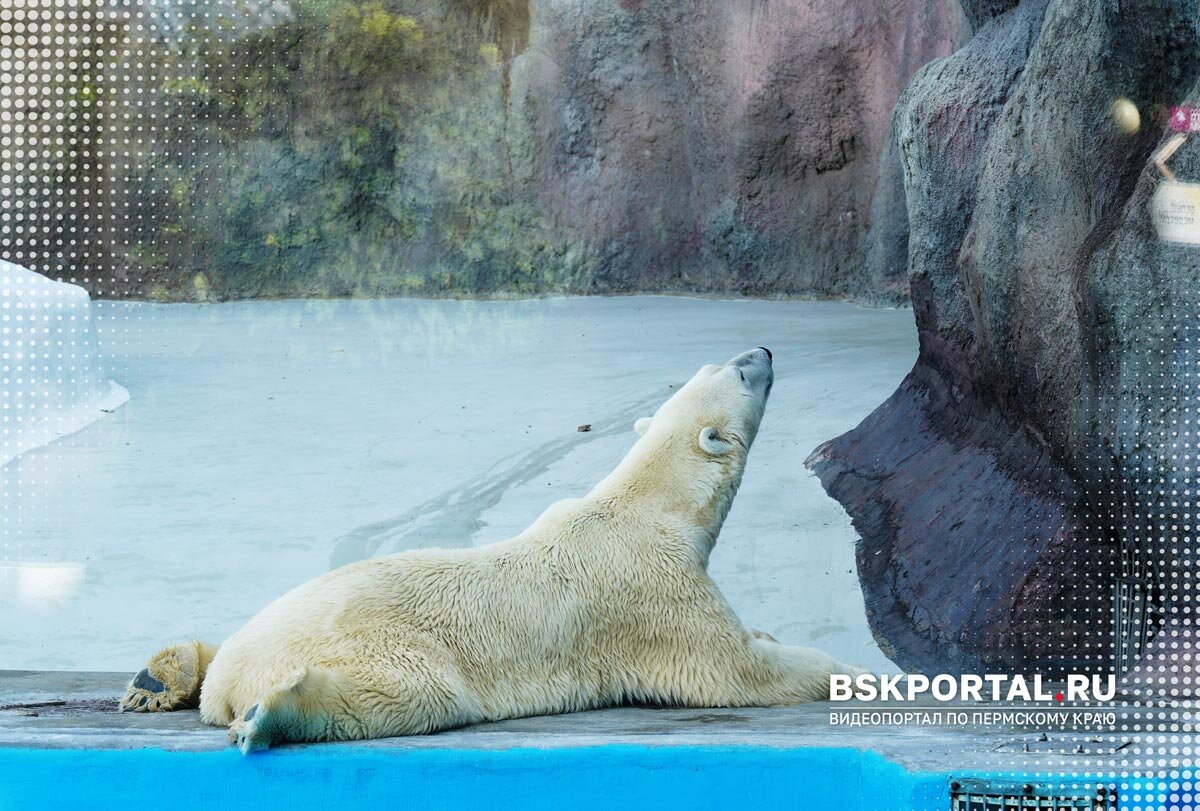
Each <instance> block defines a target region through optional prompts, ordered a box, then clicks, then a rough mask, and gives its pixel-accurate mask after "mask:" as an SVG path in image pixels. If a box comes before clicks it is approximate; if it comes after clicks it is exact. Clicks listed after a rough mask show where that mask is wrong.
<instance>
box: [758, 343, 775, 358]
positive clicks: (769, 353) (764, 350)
mask: <svg viewBox="0 0 1200 811" xmlns="http://www.w3.org/2000/svg"><path fill="white" fill-rule="evenodd" d="M759 349H761V350H762V351H763V352H766V353H767V360H774V359H775V356H774V355H772V354H771V350H770V349H767V348H766V347H765V346H760V347H759Z"/></svg>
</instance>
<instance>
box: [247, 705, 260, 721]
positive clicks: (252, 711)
mask: <svg viewBox="0 0 1200 811" xmlns="http://www.w3.org/2000/svg"><path fill="white" fill-rule="evenodd" d="M257 712H258V705H257V704H255V705H254V706H253V707H251V708H250V709H249V711H248V712H247V713H246V718H245V720H247V721H249V720H250V719H251V718H253V717H254V716H255V714H256V713H257Z"/></svg>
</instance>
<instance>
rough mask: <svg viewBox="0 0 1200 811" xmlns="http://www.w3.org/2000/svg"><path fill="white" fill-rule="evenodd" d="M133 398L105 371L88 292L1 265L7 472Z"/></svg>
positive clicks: (2, 433)
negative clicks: (18, 461)
mask: <svg viewBox="0 0 1200 811" xmlns="http://www.w3.org/2000/svg"><path fill="white" fill-rule="evenodd" d="M128 399H129V393H128V392H127V391H125V389H123V388H121V387H120V386H118V385H117V384H115V383H112V382H110V381H109V380H107V379H105V374H104V371H103V370H102V369H101V360H100V355H99V351H98V349H97V345H96V333H95V328H94V325H93V318H92V302H91V299H89V298H88V294H87V291H86V290H84V289H83V288H82V287H78V286H77V285H73V284H66V283H64V282H56V281H54V280H52V279H47V278H46V277H45V276H42V275H40V274H38V273H34V272H33V271H31V270H27V269H25V268H23V267H20V266H19V265H14V264H12V263H11V262H5V261H4V260H2V259H0V466H3V465H5V464H7V463H8V462H9V461H11V460H12V459H14V458H15V457H17V456H18V455H19V454H21V453H24V452H25V451H27V450H29V449H31V448H36V447H39V446H41V445H45V444H47V443H50V442H53V441H54V440H56V439H58V438H60V437H63V436H67V435H68V434H72V433H74V432H76V431H79V430H81V429H82V428H84V427H86V426H88V425H90V424H91V423H92V422H94V421H96V420H97V419H99V418H100V417H101V416H103V414H104V413H106V412H109V411H112V410H113V409H116V408H118V407H119V406H121V405H122V404H123V403H124V402H125V401H126V400H128Z"/></svg>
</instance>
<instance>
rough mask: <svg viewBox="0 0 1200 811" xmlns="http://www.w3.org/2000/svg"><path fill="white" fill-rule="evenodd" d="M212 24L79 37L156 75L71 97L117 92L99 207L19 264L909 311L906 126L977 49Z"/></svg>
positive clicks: (338, 1) (93, 185) (271, 283)
mask: <svg viewBox="0 0 1200 811" xmlns="http://www.w3.org/2000/svg"><path fill="white" fill-rule="evenodd" d="M200 8H201V6H200V5H197V4H196V3H194V2H186V3H185V2H180V3H174V4H170V3H168V4H161V3H160V4H157V5H155V6H154V7H153V8H152V9H147V10H146V13H145V14H142V15H141V16H137V15H134V14H132V13H127V12H128V9H127V8H126V7H125V6H117V5H114V6H113V10H112V11H111V13H109V12H108V11H104V10H102V9H97V10H96V14H97V15H100V14H101V12H102V11H103V15H102V16H103V21H102V20H101V17H100V16H98V17H97V19H96V20H94V21H93V22H94V25H91V26H89V30H90V31H91V30H94V31H102V32H103V33H102V35H101V34H97V35H96V36H97V38H98V39H97V41H96V42H92V43H85V45H86V46H88V47H93V48H95V49H99V50H106V49H111V48H112V47H113V46H114V44H115V46H116V47H117V48H118V50H124V49H129V50H131V51H136V52H137V53H139V54H140V57H139V60H138V62H137V63H136V64H135V65H133V67H131V68H130V71H132V72H125V73H123V74H105V75H103V76H95V77H91V76H88V77H83V78H81V80H80V82H81V86H80V87H68V88H66V89H67V91H68V92H69V93H70V94H73V95H74V96H77V97H88V98H91V97H94V96H99V97H100V101H101V103H100V104H98V105H92V106H90V107H88V108H87V112H88V116H89V119H88V120H89V128H88V130H87V132H86V133H84V135H83V136H81V141H80V144H78V149H79V150H80V151H81V152H82V153H85V154H87V155H88V160H86V161H81V162H80V163H81V168H79V174H78V175H77V176H75V177H73V178H72V179H70V181H69V182H73V183H74V184H75V185H76V186H77V187H78V188H77V189H73V190H72V191H73V192H75V191H77V192H78V194H77V195H76V200H80V199H83V197H85V196H87V194H90V195H91V197H94V198H96V200H94V201H93V203H95V205H93V206H92V207H91V208H90V211H87V212H83V213H82V219H80V218H78V217H77V219H76V220H74V221H73V222H76V223H79V231H80V232H81V233H80V234H78V235H75V236H70V235H68V236H67V237H65V238H63V239H59V240H58V242H57V243H56V244H49V243H47V244H45V245H40V246H27V248H28V249H26V250H22V252H21V253H22V255H21V256H15V255H14V256H13V258H14V259H20V260H21V261H23V262H24V263H25V264H27V265H31V266H34V267H35V268H36V269H38V270H41V271H43V272H47V273H50V274H52V275H66V276H71V277H74V278H81V279H82V278H87V279H88V281H87V284H88V285H90V286H91V289H92V290H93V291H94V292H95V293H98V294H100V295H127V294H131V295H139V296H146V295H149V296H152V297H160V298H172V299H173V298H184V299H188V298H199V299H205V298H212V297H216V298H221V297H242V296H280V295H383V294H397V293H400V294H404V293H415V294H421V295H452V294H480V295H488V294H506V293H517V294H528V293H538V292H549V291H569V292H630V291H681V292H713V293H734V294H748V295H812V296H836V297H850V298H856V299H861V300H869V301H887V302H897V301H902V300H905V299H906V297H907V275H906V273H905V268H904V255H905V244H906V239H907V217H906V215H905V210H904V206H905V200H904V195H903V193H902V191H903V185H902V180H901V173H900V163H899V154H898V152H897V151H896V150H895V148H894V146H893V144H892V141H891V139H890V138H889V121H890V116H891V111H892V107H893V105H894V103H895V100H896V98H897V97H898V95H899V94H900V91H901V89H902V88H903V87H904V85H905V84H906V83H907V81H908V79H909V77H910V76H911V75H912V74H913V72H914V71H916V70H917V68H919V67H920V66H921V65H923V64H925V63H926V62H928V61H929V60H931V59H933V58H936V57H939V56H944V55H946V54H948V53H950V52H952V51H953V50H954V49H955V48H956V47H958V45H960V44H961V43H962V42H963V41H965V38H966V35H967V23H966V16H965V15H964V13H963V11H962V10H961V9H960V8H959V6H958V4H957V3H956V2H954V1H953V0H853V2H848V3H847V2H842V0H817V2H812V0H765V1H762V0H755V1H754V2H735V3H722V2H707V0H705V1H704V2H697V3H665V4H664V3H647V2H642V0H601V1H600V2H594V3H593V2H576V1H573V0H440V1H439V2H435V3H414V2H409V0H386V2H383V1H381V0H333V2H315V1H314V0H291V2H288V3H279V2H276V3H268V2H265V0H261V1H259V2H251V3H247V4H238V5H237V6H236V7H234V6H222V7H220V8H216V7H207V6H204V7H203V8H204V14H203V15H201V14H199V13H198V10H199V9H200ZM44 33H45V34H46V36H47V37H48V39H47V43H46V47H51V45H52V42H51V39H50V38H52V36H53V30H52V29H51V28H49V27H47V29H46V31H45V32H44ZM31 44H32V45H33V46H34V47H36V42H32V43H31ZM131 64H133V63H131ZM139 66H140V70H137V69H135V68H138V67H139ZM89 94H90V95H89ZM151 102H153V103H151ZM148 111H152V113H151V114H148ZM28 112H29V114H31V115H33V114H36V111H35V110H34V109H33V108H31V109H30V110H29V111H28ZM47 149H48V150H49V151H48V152H47V156H48V157H53V155H52V154H51V153H52V152H53V149H54V147H53V145H52V144H51V145H48V146H47ZM126 152H129V153H130V155H129V156H128V157H122V156H123V155H124V153H126ZM130 161H132V163H130ZM88 190H90V192H89V191H88ZM63 199H64V198H63V197H62V196H61V195H60V196H59V197H58V198H57V200H52V201H50V202H51V204H52V205H63ZM106 201H107V202H106ZM67 205H68V207H69V205H70V204H67ZM100 207H103V208H105V211H104V213H103V215H100V214H98V213H96V212H98V211H99V209H100ZM39 208H40V207H39V206H31V207H30V208H29V209H28V210H29V211H30V212H36V211H38V210H39ZM76 213H77V214H78V213H79V212H76ZM29 216H30V217H31V218H35V217H36V216H37V214H36V213H31V214H30V215H29ZM89 218H90V219H91V220H93V221H92V222H86V220H88V219H89ZM26 226H27V228H30V229H31V228H34V227H35V223H34V219H30V221H29V223H26ZM76 237H78V238H76ZM84 243H86V244H84ZM64 244H67V245H70V246H77V245H80V244H84V248H83V250H76V249H75V248H70V249H63V248H64Z"/></svg>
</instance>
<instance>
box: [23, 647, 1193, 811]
mask: <svg viewBox="0 0 1200 811" xmlns="http://www.w3.org/2000/svg"><path fill="white" fill-rule="evenodd" d="M128 678H129V675H128V674H119V673H56V672H31V671H0V811H9V809H12V810H13V811H16V809H21V810H22V811H27V810H28V809H57V808H62V809H64V810H65V809H70V811H78V809H80V808H88V809H98V808H109V807H112V808H118V807H120V808H121V809H127V808H131V807H132V808H138V807H144V806H145V807H148V806H155V807H157V806H161V805H163V804H164V803H166V804H168V805H169V806H170V807H171V809H172V811H186V810H187V809H192V808H195V809H211V808H215V807H221V806H225V805H229V804H238V805H256V806H262V807H269V808H287V809H290V811H309V809H337V810H338V811H357V809H363V810H364V811H367V809H370V811H378V809H380V808H381V807H395V806H397V805H399V807H402V808H407V807H413V808H421V809H472V811H474V809H478V808H496V807H499V808H505V809H508V808H522V809H524V808H529V809H546V811H550V809H555V811H557V810H558V809H563V808H570V809H572V811H591V809H596V811H600V809H612V808H620V809H623V811H624V810H625V809H640V808H645V809H654V811H667V809H673V808H686V809H688V811H697V809H708V808H712V809H718V808H719V809H730V808H742V807H748V808H755V809H760V808H790V809H804V811H826V810H828V811H847V810H850V811H854V810H855V809H860V810H861V811H868V810H869V811H877V809H894V811H946V809H948V808H949V807H950V805H949V802H950V786H951V784H952V783H953V782H954V781H955V780H959V779H962V778H964V777H971V776H979V775H990V776H992V777H996V778H1003V779H1006V780H1009V781H1012V780H1018V781H1019V783H1018V785H1020V784H1021V783H1024V782H1026V781H1028V782H1030V783H1034V784H1036V785H1038V786H1039V787H1042V788H1045V787H1062V786H1070V787H1072V788H1075V789H1078V788H1080V787H1081V786H1082V787H1086V788H1088V789H1089V790H1093V788H1094V787H1095V786H1097V785H1104V786H1106V787H1115V788H1116V789H1117V790H1118V791H1119V793H1120V796H1121V797H1122V798H1142V800H1144V801H1145V802H1144V804H1137V803H1128V802H1124V799H1123V801H1122V803H1121V805H1120V806H1119V807H1120V808H1121V809H1127V810H1128V811H1143V809H1151V808H1153V809H1155V811H1158V809H1173V808H1174V809H1182V808H1185V807H1187V806H1185V805H1180V804H1177V803H1173V801H1172V800H1171V797H1172V796H1176V797H1179V796H1183V793H1184V792H1183V789H1181V788H1180V786H1184V785H1187V781H1191V780H1193V779H1194V775H1193V774H1192V773H1191V771H1189V770H1187V769H1183V770H1180V769H1173V770H1159V772H1161V773H1155V776H1153V777H1145V778H1142V777H1129V776H1124V777H1122V776H1120V775H1121V774H1123V773H1125V774H1128V772H1129V771H1130V769H1129V767H1128V763H1129V758H1130V756H1131V754H1134V753H1136V751H1137V744H1136V742H1134V741H1132V740H1131V738H1130V735H1129V734H1128V733H1117V732H1110V733H1096V732H1085V733H1065V732H1053V731H1052V732H1042V731H1038V730H1029V729H1015V728H996V727H988V728H982V729H981V728H970V727H962V726H919V725H914V726H904V725H900V726H896V725H888V726H856V727H850V726H839V725H830V723H829V714H830V712H831V711H838V712H845V711H848V710H849V711H854V710H865V711H872V710H879V709H881V707H880V705H869V706H867V705H855V704H853V703H850V702H847V703H839V704H837V705H836V706H835V705H830V704H810V705H806V706H801V707H786V708H775V709H713V710H664V709H642V708H633V707H629V708H619V709H611V710H598V711H595V712H585V713H575V714H572V715H560V716H552V717H543V718H527V719H518V720H513V721H505V722H502V723H494V724H481V725H478V726H474V727H468V728H465V729H460V730H454V731H450V732H444V733H440V734H437V735H426V736H415V737H408V738H390V739H386V740H380V741H366V742H359V743H349V744H315V745H292V746H282V747H278V748H276V749H272V750H270V751H268V752H264V753H255V754H254V755H252V756H250V757H243V756H242V755H241V754H240V753H239V752H238V751H237V750H236V749H234V748H232V747H231V746H230V745H229V743H228V741H227V737H226V731H225V730H224V729H218V728H213V727H209V726H205V725H204V724H201V723H200V720H199V717H198V713H196V712H194V711H193V712H177V713H164V714H157V715H141V714H121V713H118V712H116V702H117V697H118V696H119V695H120V694H121V692H122V691H123V689H124V686H125V684H126V682H127V680H128ZM882 709H910V710H911V709H914V708H913V707H911V706H905V707H903V708H897V707H891V708H888V707H886V706H885V707H882ZM915 709H917V710H921V709H927V710H930V711H934V710H937V709H939V707H938V706H935V705H927V706H925V707H916V708H915ZM979 709H996V708H988V707H986V706H981V707H979ZM1118 726H1119V725H1118ZM1185 737H1187V736H1185ZM1106 790H1107V788H1106ZM1139 802H1141V801H1139Z"/></svg>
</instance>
